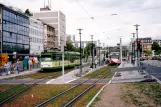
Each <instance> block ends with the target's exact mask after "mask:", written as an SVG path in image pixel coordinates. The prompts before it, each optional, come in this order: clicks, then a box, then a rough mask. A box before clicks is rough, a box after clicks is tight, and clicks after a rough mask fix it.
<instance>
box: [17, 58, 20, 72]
mask: <svg viewBox="0 0 161 107" xmlns="http://www.w3.org/2000/svg"><path fill="white" fill-rule="evenodd" d="M17 72H18V74H19V73H20V61H19V59H18V60H17Z"/></svg>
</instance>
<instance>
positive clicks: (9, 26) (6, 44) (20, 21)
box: [0, 4, 30, 56]
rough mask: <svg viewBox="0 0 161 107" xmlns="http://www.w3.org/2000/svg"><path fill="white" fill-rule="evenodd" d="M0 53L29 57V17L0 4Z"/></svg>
mask: <svg viewBox="0 0 161 107" xmlns="http://www.w3.org/2000/svg"><path fill="white" fill-rule="evenodd" d="M0 19H1V20H0V21H1V23H2V24H1V27H0V31H1V35H0V37H1V51H2V52H3V53H8V54H9V55H13V52H16V53H17V55H22V56H26V55H29V48H30V46H29V17H28V16H26V15H24V14H23V13H20V12H18V11H16V10H14V9H12V8H9V7H7V6H4V5H2V4H0Z"/></svg>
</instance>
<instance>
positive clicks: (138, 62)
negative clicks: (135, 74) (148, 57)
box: [134, 24, 140, 66]
mask: <svg viewBox="0 0 161 107" xmlns="http://www.w3.org/2000/svg"><path fill="white" fill-rule="evenodd" d="M134 26H135V27H136V37H137V44H138V27H139V26H140V25H138V24H136V25H134ZM137 66H140V57H139V49H138V46H137Z"/></svg>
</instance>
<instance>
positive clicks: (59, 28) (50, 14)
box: [33, 8, 66, 49]
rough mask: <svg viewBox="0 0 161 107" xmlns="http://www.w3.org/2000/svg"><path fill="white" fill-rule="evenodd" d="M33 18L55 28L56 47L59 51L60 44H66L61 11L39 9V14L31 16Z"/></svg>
mask: <svg viewBox="0 0 161 107" xmlns="http://www.w3.org/2000/svg"><path fill="white" fill-rule="evenodd" d="M33 17H35V18H37V19H40V20H42V21H44V22H45V23H47V24H50V25H51V26H53V27H54V28H55V34H56V36H57V38H56V41H58V42H57V47H58V48H59V49H60V47H61V44H62V43H64V44H66V17H65V15H64V14H63V13H62V12H61V11H51V10H50V9H47V8H45V9H41V10H40V12H36V13H34V14H33Z"/></svg>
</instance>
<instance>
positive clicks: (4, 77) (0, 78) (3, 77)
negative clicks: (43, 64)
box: [0, 68, 41, 80]
mask: <svg viewBox="0 0 161 107" xmlns="http://www.w3.org/2000/svg"><path fill="white" fill-rule="evenodd" d="M40 70H41V69H40V68H38V69H33V70H31V71H23V72H20V73H19V74H18V73H16V74H9V75H7V76H6V75H2V76H0V80H2V79H7V78H12V77H16V76H21V75H28V74H34V73H37V72H38V71H40Z"/></svg>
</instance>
